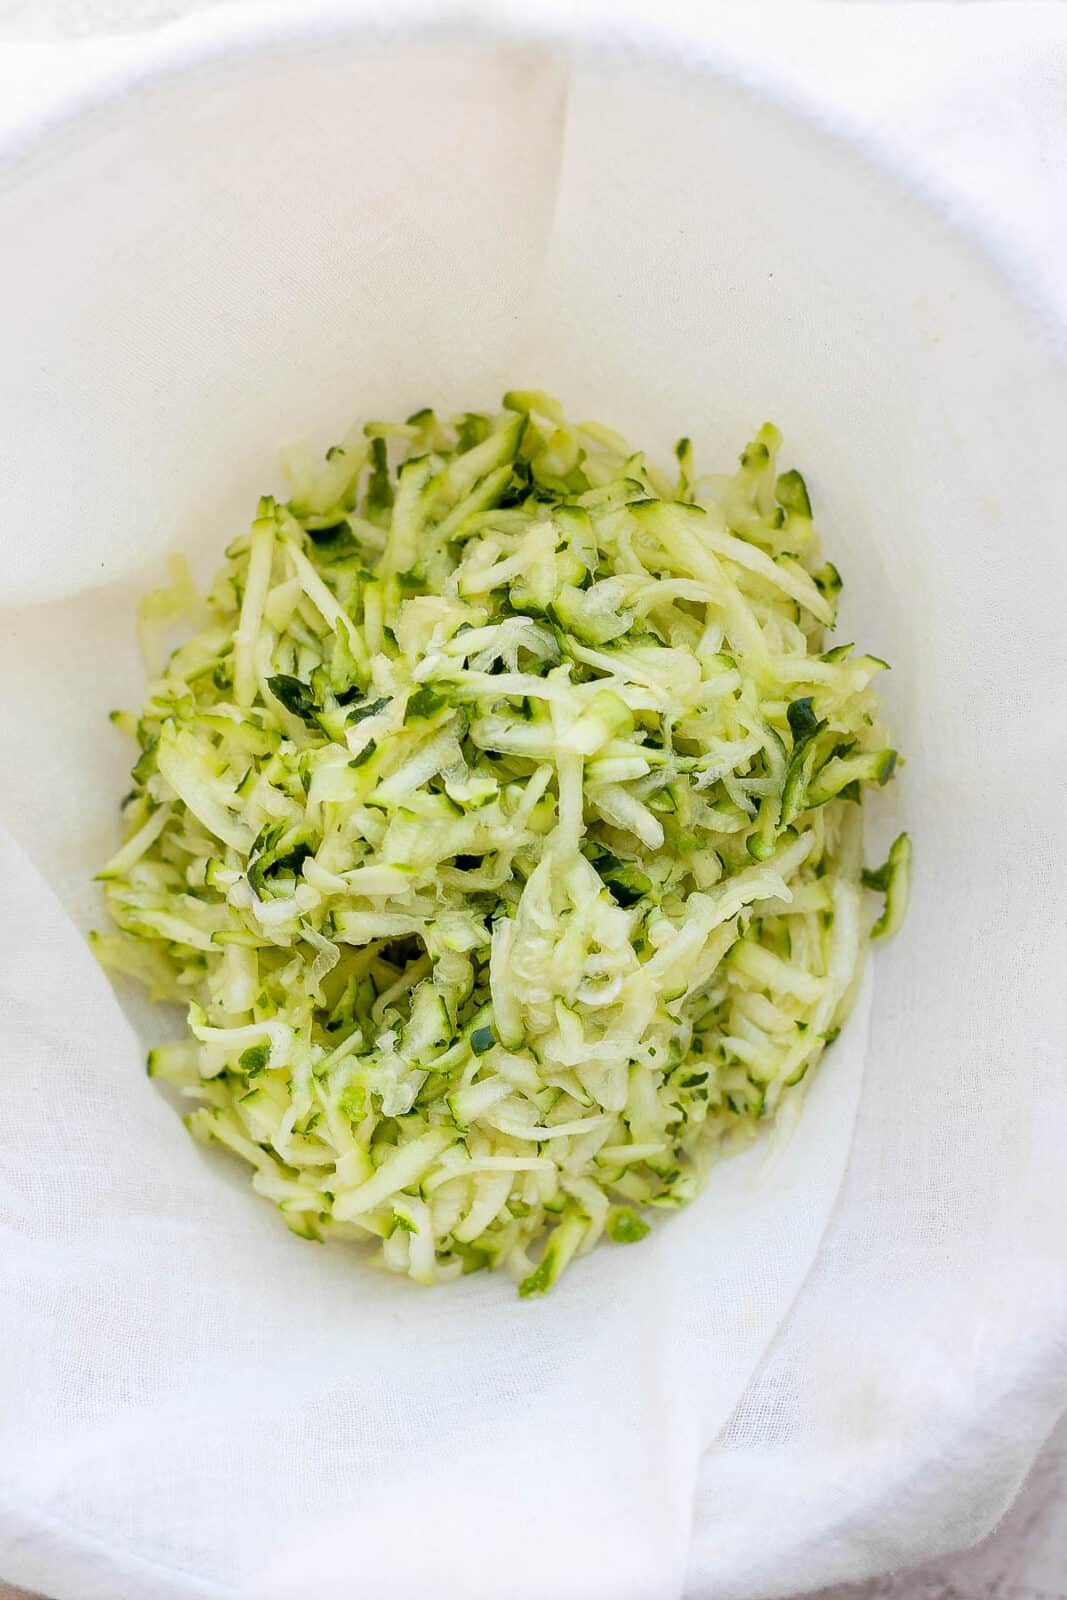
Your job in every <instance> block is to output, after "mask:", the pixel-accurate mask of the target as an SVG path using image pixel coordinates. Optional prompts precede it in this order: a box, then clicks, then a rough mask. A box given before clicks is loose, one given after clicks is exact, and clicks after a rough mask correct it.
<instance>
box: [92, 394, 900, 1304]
mask: <svg viewBox="0 0 1067 1600" xmlns="http://www.w3.org/2000/svg"><path fill="white" fill-rule="evenodd" d="M778 446H779V435H778V433H777V430H776V429H775V428H773V427H771V426H770V425H769V424H768V425H765V426H764V427H762V428H761V429H760V431H759V433H758V434H757V436H756V438H755V439H754V440H753V441H752V442H751V443H750V444H749V445H748V446H747V448H746V449H745V451H744V453H743V455H742V457H741V466H740V470H739V471H738V472H736V473H735V474H734V475H733V476H726V477H715V476H708V477H700V476H698V474H697V471H696V467H695V464H694V454H693V448H692V445H691V443H690V441H689V440H687V439H686V440H682V441H680V443H679V445H678V447H677V451H676V455H677V461H678V476H677V479H676V480H674V481H672V480H670V479H668V478H667V477H665V476H664V475H663V474H662V473H661V472H660V471H659V470H658V469H657V468H655V467H654V466H652V465H650V464H649V462H648V461H646V459H645V457H644V455H643V454H641V453H640V452H637V451H632V450H631V449H630V446H629V445H627V444H626V443H625V442H624V441H623V440H622V439H620V438H619V437H618V436H617V435H616V434H614V433H611V432H610V431H609V430H607V429H605V428H603V427H601V426H600V425H598V424H593V423H588V424H579V425H573V424H571V423H569V422H567V421H566V419H565V418H564V415H563V413H562V411H561V410H560V407H559V406H558V404H557V403H556V402H555V401H554V400H552V399H550V398H549V397H548V396H545V395H542V394H539V393H534V392H525V393H511V394H508V395H506V396H505V398H504V405H503V410H502V411H501V412H500V413H498V414H496V415H483V414H480V413H466V414H464V415H463V416H461V417H458V418H455V419H453V420H452V421H451V422H441V421H439V420H438V419H437V418H436V417H435V415H434V413H433V412H432V411H428V410H424V411H420V412H418V413H416V414H415V415H414V416H413V417H411V418H409V420H408V421H407V422H406V423H403V424H387V423H370V424H368V425H367V426H366V428H365V429H364V430H363V431H362V432H359V431H356V430H354V431H353V432H352V433H350V434H349V435H348V436H347V438H346V439H345V441H344V443H343V444H342V445H340V446H337V447H335V449H333V450H331V451H330V452H329V453H328V455H327V458H326V461H325V463H324V464H319V463H316V462H315V461H314V460H313V459H311V457H310V454H309V453H308V452H306V451H305V452H292V453H291V454H290V456H289V457H288V461H287V469H288V471H289V475H290V480H291V486H292V494H291V498H290V499H289V501H288V503H286V504H280V503H276V502H275V501H274V500H273V499H270V498H267V499H264V500H262V501H261V502H260V505H259V508H258V511H257V514H256V517H255V520H254V521H253V523H252V526H251V529H250V531H249V533H248V534H247V535H246V536H244V537H241V538H238V539H237V540H235V542H234V543H233V544H232V545H231V546H230V548H229V549H228V551H227V552H226V555H227V561H226V565H225V567H224V569H223V570H222V572H221V574H220V576H219V577H218V579H217V581H216V583H215V585H214V588H213V589H212V591H211V593H210V595H209V596H208V597H207V601H206V604H205V603H204V602H203V601H201V600H200V599H199V598H198V597H197V595H196V593H195V590H194V589H193V587H192V585H191V583H190V581H189V579H188V574H187V573H186V572H185V570H184V568H182V567H181V566H180V565H179V566H177V567H175V568H174V570H173V571H172V579H173V582H172V584H171V586H170V587H169V588H168V589H166V590H164V591H160V592H159V593H157V594H154V595H151V596H149V597H148V599H147V600H146V601H145V603H144V606H143V612H142V634H143V635H144V636H145V637H146V655H147V657H148V659H149V670H150V672H153V673H154V674H155V675H154V676H153V677H152V678H151V681H150V682H149V684H148V687H147V692H146V696H145V700H144V704H143V706H142V708H141V712H140V715H139V717H133V716H131V715H129V714H119V713H116V714H115V716H114V718H113V720H114V721H115V723H116V726H118V727H119V728H120V729H123V730H125V731H127V732H133V733H134V734H135V736H136V740H137V743H138V745H139V748H140V753H139V756H138V759H137V761H136V763H135V765H134V768H133V789H132V791H131V793H130V794H129V795H128V796H127V797H126V799H125V801H124V802H123V817H124V823H125V842H124V843H123V844H122V846H121V848H120V849H119V850H118V851H117V853H116V854H115V856H114V857H113V858H112V860H111V861H110V862H109V863H108V864H107V865H106V866H105V867H104V868H103V869H102V871H101V873H100V874H99V876H100V878H101V880H102V882H103V885H104V892H105V894H106V897H107V903H108V907H109V910H110V913H111V916H112V918H113V920H114V922H115V923H116V924H117V926H118V928H119V930H120V932H119V934H118V935H115V934H111V935H107V936H105V937H98V938H97V939H96V941H95V943H96V948H97V949H98V951H99V953H100V955H101V958H102V959H104V960H105V961H106V962H107V963H108V964H109V965H110V966H112V967H113V968H115V969H116V970H117V971H119V972H121V973H125V974H127V975H133V976H136V977H137V978H139V979H140V980H142V981H143V982H145V983H147V984H148V985H149V986H150V989H151V992H152V994H153V996H154V997H157V998H160V999H164V1000H170V1001H173V1000H175V999H177V1000H179V1001H180V1002H182V1003H183V1004H184V1005H185V1006H186V1007H187V1010H188V1020H189V1032H188V1038H187V1040H186V1041H185V1042H183V1043H178V1044H171V1045H164V1046H162V1047H160V1048H159V1049H157V1050H154V1051H153V1052H152V1053H151V1055H150V1057H149V1071H150V1073H152V1074H153V1075H154V1076H156V1077H159V1078H161V1079H163V1080H165V1081H167V1082H168V1083H169V1084H171V1085H172V1086H174V1087H175V1088H176V1089H177V1090H178V1091H179V1093H180V1094H181V1095H182V1096H184V1097H186V1098H187V1099H188V1100H189V1101H191V1102H192V1104H193V1109H191V1112H190V1115H189V1117H188V1119H187V1120H188V1123H189V1127H190V1129H191V1131H192V1132H193V1133H194V1134H195V1135H196V1136H197V1137H198V1138H202V1139H204V1140H215V1141H218V1142H219V1143H221V1144H223V1145H225V1146H228V1147H229V1149H230V1150H232V1151H233V1152H234V1153H235V1154H237V1155H238V1156H240V1157H242V1158H243V1159H244V1160H245V1161H247V1162H248V1164H249V1165H250V1166H251V1168H252V1169H253V1172H252V1183H253V1186H254V1187H255V1188H256V1189H257V1190H258V1191H259V1193H260V1194H262V1195H264V1196H266V1197H267V1198H268V1199H270V1200H272V1201H274V1202H275V1204H276V1205H277V1206H279V1207H280V1209H281V1211H282V1213H283V1214H284V1216H285V1219H286V1221H287V1222H288V1224H289V1226H290V1227H291V1228H292V1229H293V1230H294V1231H295V1232H296V1233H298V1234H300V1235H301V1236H303V1237H306V1238H310V1239H322V1238H325V1237H327V1236H339V1237H342V1238H348V1239H354V1240H361V1241H365V1242H366V1243H367V1244H368V1245H370V1246H371V1253H372V1259H373V1260H374V1261H375V1262H376V1263H377V1264H379V1265H381V1266H383V1267H385V1268H387V1269H389V1270H391V1271H394V1272H400V1273H407V1274H409V1275H410V1276H411V1277H412V1278H414V1279H416V1280H417V1281H418V1282H422V1283H430V1282H435V1281H441V1280H443V1279H447V1278H449V1277H452V1276H455V1275H458V1274H460V1273H463V1272H467V1271H470V1270H473V1269H476V1268H479V1267H497V1266H502V1267H504V1268H505V1269H506V1271H507V1272H509V1273H510V1274H511V1275H512V1276H513V1277H514V1278H515V1279H516V1280H517V1281H518V1283H519V1287H520V1292H521V1293H522V1294H523V1295H531V1294H537V1293H540V1292H542V1291H544V1290H546V1289H548V1288H549V1287H550V1286H551V1285H552V1284H553V1283H554V1281H555V1280H556V1279H557V1278H558V1276H559V1274H560V1273H561V1272H562V1271H563V1270H564V1268H565V1267H566V1266H567V1264H568V1263H569V1262H570V1261H571V1260H572V1259H573V1257H574V1256H576V1255H581V1254H584V1253H585V1252H587V1251H589V1250H590V1249H591V1248H592V1246H593V1245H594V1244H595V1243H596V1241H597V1240H598V1238H599V1237H600V1236H601V1234H605V1233H606V1235H607V1237H608V1238H609V1239H610V1240H613V1241H616V1242H620V1243H631V1242H635V1241H638V1240H640V1239H641V1238H642V1237H643V1236H644V1234H645V1233H647V1231H648V1223H647V1221H646V1220H645V1216H642V1214H641V1213H642V1212H645V1214H646V1216H647V1214H648V1212H649V1211H650V1210H651V1209H653V1208H657V1207H659V1208H663V1207H672V1206H676V1205H679V1204H682V1203H683V1202H685V1201H688V1200H689V1199H691V1198H692V1196H693V1195H694V1193H695V1192H696V1190H697V1188H698V1186H699V1183H700V1180H701V1177H702V1175H703V1173H704V1172H705V1170H706V1168H707V1166H708V1163H709V1162H710V1161H711V1159H712V1158H713V1157H714V1156H715V1155H716V1154H717V1153H721V1152H723V1151H724V1150H726V1149H729V1148H731V1147H733V1146H735V1145H737V1144H738V1143H739V1142H742V1141H744V1140H746V1139H748V1138H750V1137H751V1136H752V1135H753V1133H754V1131H755V1130H756V1129H757V1128H758V1127H759V1125H760V1123H761V1122H762V1121H765V1120H766V1119H767V1118H769V1117H771V1116H773V1114H774V1112H775V1110H776V1109H777V1107H778V1106H779V1104H780V1102H781V1100H782V1098H783V1096H785V1095H787V1094H789V1093H791V1092H797V1091H796V1087H795V1086H797V1085H799V1084H800V1083H801V1082H802V1080H804V1078H805V1077H806V1075H807V1074H808V1073H809V1072H810V1069H811V1068H812V1067H813V1066H814V1065H815V1064H816V1063H817V1061H818V1060H819V1057H820V1056H821V1054H822V1052H823V1050H824V1049H825V1048H826V1046H827V1044H828V1043H829V1042H830V1041H831V1040H832V1039H833V1038H834V1037H836V1034H837V1032H838V1030H839V1029H840V1026H841V1023H842V1021H843V1020H844V1017H845V1015H846V1013H847V1011H848V1008H849V1005H850V1002H851V1000H852V998H853V996H854V994H855V991H856V987H857V983H858V978H859V973H860V968H861V965H862V961H863V956H864V951H865V947H866V944H867V940H868V929H867V927H866V926H865V922H866V918H867V916H868V913H866V912H865V909H864V904H863V892H864V889H865V888H870V889H872V890H874V891H876V892H881V893H882V894H884V895H885V902H886V903H885V909H884V911H883V912H882V914H881V915H880V916H879V918H878V920H877V922H876V924H875V930H874V931H875V932H876V933H878V934H881V933H890V932H893V931H895V929H896V927H897V926H898V925H899V922H900V920H901V917H902V916H903V912H904V906H905V902H906V892H907V872H908V865H909V860H910V847H909V845H908V842H907V839H906V836H903V835H902V836H901V838H900V839H899V840H898V841H897V843H896V844H895V845H894V846H893V849H892V851H891V852H890V856H889V860H888V861H887V863H886V865H885V866H884V867H882V868H879V869H878V870H877V871H875V872H873V873H867V872H865V871H864V867H863V836H862V816H863V813H862V808H861V802H862V798H863V793H864V790H865V788H867V787H869V786H871V785H875V786H879V785H882V784H884V783H885V782H886V781H887V780H888V779H889V777H890V776H891V775H892V772H893V769H894V766H895V765H896V761H897V757H896V754H895V752H894V750H893V749H892V748H891V746H890V744H889V741H888V739H887V736H886V734H885V732H884V730H883V728H882V727H881V725H880V723H879V721H878V710H877V702H876V699H875V694H874V691H873V688H872V683H873V680H874V679H875V678H876V676H877V674H878V673H879V672H880V671H881V670H882V669H883V668H884V665H885V663H883V662H881V661H880V660H878V659H877V658H876V657H874V656H869V655H862V654H858V653H856V652H855V651H854V649H853V647H852V646H851V645H841V646H837V647H836V648H832V649H827V648H826V642H827V641H826V630H827V629H828V628H831V627H832V626H833V624H834V620H835V614H836V608H837V600H838V594H839V591H840V587H841V580H840V577H839V575H838V573H837V570H836V568H835V567H833V566H832V565H830V564H828V563H825V562H824V561H823V558H822V556H821V555H820V553H819V545H818V540H817V538H816V534H815V531H814V528H813V524H812V511H811V502H810V498H809V494H808V490H807V487H806V485H805V483H804V480H803V478H802V477H801V476H800V474H799V473H798V472H796V471H793V470H791V471H787V472H783V473H780V474H779V472H778V470H777V466H776V456H777V451H778ZM182 620H184V622H185V631H186V634H187V635H188V636H187V637H186V638H185V641H184V642H183V643H181V644H180V645H179V647H178V648H177V649H175V650H174V651H173V653H172V654H171V655H170V656H169V659H166V657H165V653H164V651H163V649H162V644H163V634H162V633H161V629H162V630H166V629H173V627H174V626H175V624H176V622H177V623H179V624H180V623H181V622H182ZM165 659H166V665H165V666H162V668H161V663H162V662H163V661H164V660H165Z"/></svg>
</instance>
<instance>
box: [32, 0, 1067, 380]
mask: <svg viewBox="0 0 1067 1600" xmlns="http://www.w3.org/2000/svg"><path fill="white" fill-rule="evenodd" d="M464 42H466V43H469V44H474V45H481V46H484V47H485V48H487V49H488V48H493V47H497V48H507V47H511V48H515V49H522V48H524V47H525V48H530V49H542V50H550V49H556V50H561V51H565V52H568V53H569V54H570V55H572V56H573V57H575V58H578V59H585V60H589V59H592V60H594V61H595V62H596V63H598V64H599V63H604V64H607V65H609V66H610V65H612V64H619V63H624V62H627V61H635V60H642V59H643V60H644V61H646V62H647V63H649V65H651V66H652V67H653V68H658V69H660V70H661V71H663V72H665V73H675V74H677V75H679V76H681V77H683V78H685V79H688V80H690V81H695V82H705V83H708V84H710V85H712V86H715V87H718V88H719V89H724V90H727V91H733V92H734V93H737V94H740V95H743V96H745V97H747V98H749V99H750V100H752V101H754V102H756V103H757V104H758V105H759V106H760V107H761V109H762V110H763V111H764V112H765V113H767V114H769V115H771V116H773V117H778V118H780V119H781V120H783V121H786V122H790V123H793V124H799V125H800V127H802V128H803V129H804V130H805V131H806V132H807V133H808V134H809V135H811V136H813V137H814V139H815V140H816V141H817V142H820V143H822V144H823V146H824V148H825V149H826V150H827V151H828V153H830V152H832V154H833V156H834V157H836V159H838V160H845V161H849V162H851V163H853V164H854V165H855V166H856V167H858V168H861V169H863V170H865V172H866V174H867V176H868V178H870V179H873V180H874V181H875V182H878V183H881V184H882V185H884V186H885V187H886V188H887V189H888V190H889V191H890V192H891V193H893V195H894V196H895V198H896V200H897V202H898V203H900V202H903V203H905V204H906V205H910V206H911V207H912V209H913V211H914V212H915V213H918V214H922V215H924V216H925V218H926V219H927V221H928V222H929V221H935V222H936V223H938V224H940V225H941V226H942V227H943V228H944V229H945V230H946V231H947V232H948V233H949V234H951V235H952V236H954V237H955V239H956V240H957V242H958V243H959V244H960V245H961V246H963V247H964V249H965V251H966V252H967V253H968V254H969V255H970V256H971V257H972V258H980V259H981V260H982V261H983V263H984V265H985V267H986V268H987V269H991V270H992V272H993V274H994V275H995V276H996V278H997V279H998V280H999V287H1000V289H1001V291H1002V292H1005V293H1006V294H1007V296H1008V298H1009V299H1010V300H1011V302H1012V303H1013V305H1014V309H1015V310H1016V311H1018V312H1021V313H1023V314H1024V316H1026V317H1028V318H1029V319H1036V320H1037V321H1038V322H1040V324H1041V325H1042V332H1043V335H1044V338H1045V340H1046V343H1047V348H1048V351H1049V354H1050V355H1053V356H1054V357H1055V358H1056V360H1057V362H1058V364H1060V365H1064V366H1067V304H1065V303H1064V302H1061V301H1060V300H1058V298H1057V297H1056V296H1055V294H1054V293H1053V292H1051V291H1050V290H1049V289H1048V288H1047V287H1046V285H1045V284H1044V283H1043V282H1042V279H1041V275H1040V271H1039V268H1038V264H1037V263H1036V262H1035V261H1034V260H1033V259H1032V257H1031V255H1030V253H1029V252H1028V251H1027V249H1026V248H1025V247H1017V246H1016V245H1015V244H1014V242H1013V237H1012V235H1011V232H1010V230H1009V229H1007V228H1005V227H1002V226H1000V225H999V224H998V223H997V221H996V218H995V215H994V214H993V213H992V212H991V211H986V210H985V209H984V208H983V207H982V206H981V204H980V203H976V202H975V201H973V200H972V199H970V198H969V197H967V196H964V195H962V194H961V193H960V192H958V191H957V190H955V189H953V188H952V186H951V183H950V182H949V181H947V180H946V179H945V178H943V177H942V176H941V175H940V174H939V172H938V170H937V168H936V167H935V166H933V165H931V164H930V163H929V161H923V160H921V159H918V158H916V157H915V156H914V155H913V154H910V153H908V152H906V151H904V150H902V149H900V148H898V147H896V146H894V145H893V144H891V143H890V142H888V141H886V140H885V139H882V138H880V137H879V136H878V135H877V133H876V132H875V131H874V130H873V129H872V128H870V127H867V126H865V125H864V124H863V123H862V122H860V121H858V120H856V119H855V118H854V117H853V116H851V115H849V114H848V113H844V112H840V111H837V110H836V109H834V108H832V107H829V106H827V105H825V104H824V103H822V102H820V101H819V100H818V99H817V98H816V97H815V96H812V95H808V94H806V93H805V92H804V90H803V88H802V87H801V86H800V84H799V83H798V82H797V81H792V80H786V79H785V78H783V77H781V76H779V75H778V74H777V73H776V72H775V71H774V69H773V68H772V67H763V66H760V65H758V64H753V62H751V61H744V60H741V59H739V58H738V57H737V56H736V55H735V54H733V53H732V52H731V50H730V47H729V44H728V42H727V41H726V40H725V39H724V37H723V36H722V35H721V34H720V33H719V32H718V31H717V24H716V21H715V17H714V15H713V8H707V9H706V8H705V7H703V6H701V5H692V6H691V5H689V4H686V5H681V6H678V7H677V8H671V7H666V8H661V9H660V10H659V11H656V10H655V9H654V8H653V6H652V5H651V4H650V0H631V3H630V4H627V3H626V0H623V3H622V4H621V5H620V4H618V3H617V0H584V3H583V4H582V6H581V7H580V14H579V8H575V6H574V5H573V3H572V0H537V3H536V5H524V6H521V7H520V6H519V5H517V4H515V3H514V0H389V4H388V5H383V4H381V3H380V0H273V3H269V0H239V3H237V4H235V5H229V6H226V7H222V8H218V9H216V8H215V7H211V8H208V9H203V10H197V11H194V12H191V13H190V14H188V15H186V16H181V17H178V18H176V19H173V20H169V21H164V22H162V23H160V24H153V25H150V26H148V27H146V28H143V29H142V30H140V31H137V32H127V33H124V34H111V35H105V36H103V37H101V36H89V37H82V38H70V39H65V40H62V41H53V40H49V41H41V40H39V39H38V40H24V41H19V40H11V41H9V42H8V48H9V49H10V50H11V51H12V56H13V58H14V57H17V52H18V51H19V49H20V48H23V47H26V46H28V47H29V50H30V52H31V53H32V57H33V58H35V59H36V63H37V66H38V67H39V66H40V64H41V60H42V57H41V51H42V44H43V45H44V50H45V57H44V59H45V61H47V59H48V55H49V54H51V57H52V59H57V55H56V53H57V52H58V53H59V54H61V55H62V56H65V57H66V59H67V61H68V62H69V63H71V65H74V64H75V60H76V54H77V55H80V56H81V60H80V61H77V66H78V67H79V68H80V69H82V70H79V71H77V72H72V73H71V74H70V76H69V77H68V79H67V81H66V83H65V84H64V86H63V88H62V89H60V90H57V91H55V93H54V94H53V96H52V97H51V98H50V99H49V100H48V101H47V103H46V104H45V105H44V106H43V107H42V108H41V109H40V110H37V111H34V110H27V111H25V112H24V113H23V114H21V115H17V116H16V117H14V118H13V119H12V120H11V122H9V123H8V125H7V126H6V127H5V126H0V200H2V199H3V197H4V195H5V194H6V193H7V192H9V191H10V190H11V189H13V188H16V187H20V186H21V184H22V183H23V182H26V181H29V180H31V179H32V177H33V176H34V174H35V172H36V171H37V170H38V169H39V168H41V167H43V166H46V165H47V164H48V163H49V162H50V161H52V160H54V159H58V158H60V157H61V156H62V155H63V153H64V151H65V149H67V148H69V147H70V145H71V144H72V143H74V142H76V141H77V140H78V139H79V138H84V137H87V136H91V135H92V133H93V132H94V130H95V129H97V128H103V127H106V125H107V123H108V121H109V120H111V119H113V118H116V117H119V116H122V115H123V114H128V113H129V112H130V110H131V109H132V110H133V112H134V114H136V109H137V103H138V102H141V103H147V102H149V101H150V99H151V97H152V96H153V95H154V94H157V93H160V92H165V91H166V90H168V89H170V88H173V87H175V86H178V85H179V84H180V83H181V82H182V80H183V79H186V78H190V77H193V76H198V75H214V74H216V73H222V74H225V73H226V72H229V71H233V70H239V69H240V68H242V67H244V66H247V65H252V64H254V63H256V62H258V61H269V60H270V59H271V58H280V57H282V56H284V55H285V54H286V53H290V52H293V51H299V52H301V53H308V54H310V53H314V52H316V51H321V50H326V49H328V48H330V47H331V46H337V45H356V44H363V45H367V46H370V47H379V48H380V47H382V46H385V45H389V46H395V47H398V48H407V47H410V46H412V45H417V44H431V45H434V44H436V45H443V44H448V43H464ZM75 53H76V54H75ZM86 66H89V67H90V70H89V71H88V72H86V71H85V70H84V68H85V67H86ZM975 264H977V261H976V263H975Z"/></svg>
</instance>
